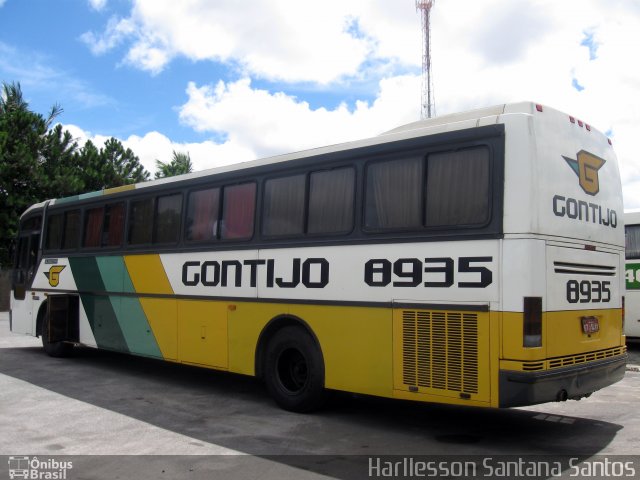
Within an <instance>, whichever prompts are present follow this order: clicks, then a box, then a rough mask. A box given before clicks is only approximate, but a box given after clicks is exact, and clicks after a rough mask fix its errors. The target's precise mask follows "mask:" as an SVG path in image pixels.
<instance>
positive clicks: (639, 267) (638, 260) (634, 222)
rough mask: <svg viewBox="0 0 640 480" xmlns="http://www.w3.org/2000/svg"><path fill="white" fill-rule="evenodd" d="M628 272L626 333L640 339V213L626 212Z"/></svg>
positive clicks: (626, 272)
mask: <svg viewBox="0 0 640 480" xmlns="http://www.w3.org/2000/svg"><path fill="white" fill-rule="evenodd" d="M624 223H625V227H624V228H625V233H626V235H625V239H626V258H627V262H626V270H625V279H626V287H627V292H626V294H625V323H624V332H625V334H626V336H627V337H629V338H640V212H625V214H624Z"/></svg>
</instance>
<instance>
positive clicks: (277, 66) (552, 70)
mask: <svg viewBox="0 0 640 480" xmlns="http://www.w3.org/2000/svg"><path fill="white" fill-rule="evenodd" d="M431 32H432V33H431V45H432V68H433V83H434V93H435V110H436V113H437V114H438V115H441V114H447V113H453V112H456V111H462V110H467V109H471V108H480V107H485V106H490V105H495V104H500V103H506V102H515V101H523V100H531V101H535V102H539V103H543V104H546V105H549V106H551V107H553V108H556V109H559V110H561V111H564V112H566V113H568V114H571V115H573V116H575V117H577V118H580V119H582V120H584V121H585V122H586V123H589V124H591V125H593V126H594V127H595V128H597V129H599V130H601V131H602V132H605V133H606V134H607V136H609V138H610V139H611V140H612V142H613V146H614V148H615V151H616V153H617V155H618V158H619V160H620V168H621V174H622V183H623V192H624V199H625V209H639V208H640V156H639V155H637V154H636V148H635V145H634V143H633V142H634V141H635V139H636V138H637V137H638V136H640V61H638V58H639V57H640V55H639V52H640V35H639V34H638V32H640V1H638V0H606V1H605V0H562V1H558V0H483V1H481V2H478V1H472V0H435V2H434V6H433V9H432V11H431ZM421 49H422V33H421V26H420V17H419V15H418V13H417V12H416V8H415V0H323V1H322V2H309V1H305V0H252V1H251V2H249V1H246V0H245V1H238V0H180V1H177V0H57V1H53V0H0V81H3V82H7V83H11V82H19V83H20V85H21V87H22V90H23V94H24V96H25V98H26V99H27V101H28V102H29V105H30V108H31V109H32V110H34V111H37V112H39V113H42V114H46V113H47V112H48V111H49V110H50V109H51V106H52V105H53V104H55V103H57V104H59V105H61V106H62V108H63V109H64V112H63V113H62V115H60V117H58V121H59V122H60V123H62V124H63V126H64V127H65V128H66V129H68V130H69V131H70V132H71V133H72V134H73V136H74V137H75V138H76V139H77V140H78V142H79V143H80V144H82V143H83V142H84V141H86V140H87V139H91V140H92V141H93V142H94V143H96V144H97V145H98V146H100V145H102V143H103V142H104V141H105V140H106V139H108V138H110V137H116V138H118V139H119V140H120V141H122V142H123V144H124V145H125V146H126V147H129V148H131V149H132V150H133V151H134V153H135V154H136V155H138V157H139V158H140V160H141V162H142V163H143V165H144V166H145V168H146V169H147V170H149V171H150V172H152V173H153V172H154V171H155V169H156V164H155V162H156V160H160V161H163V162H168V161H170V159H171V157H172V152H173V151H178V152H185V153H186V152H188V153H189V155H190V157H191V159H192V163H193V165H194V169H195V170H203V169H206V168H212V167H216V166H221V165H227V164H231V163H237V162H241V161H246V160H251V159H254V158H261V157H266V156H271V155H277V154H281V153H288V152H293V151H298V150H302V149H307V148H313V147H318V146H323V145H329V144H334V143H339V142H344V141H349V140H355V139H360V138H365V137H370V136H374V135H377V134H379V133H381V132H384V131H388V130H390V129H392V128H394V127H397V126H399V125H402V124H405V123H409V122H412V121H415V120H418V119H419V118H420V98H421V62H422V50H421Z"/></svg>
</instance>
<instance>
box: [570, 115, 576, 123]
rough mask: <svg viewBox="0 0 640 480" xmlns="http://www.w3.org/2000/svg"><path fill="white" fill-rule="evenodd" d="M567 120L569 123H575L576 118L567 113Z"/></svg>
mask: <svg viewBox="0 0 640 480" xmlns="http://www.w3.org/2000/svg"><path fill="white" fill-rule="evenodd" d="M569 121H570V122H571V123H576V119H575V118H573V117H572V116H571V115H569Z"/></svg>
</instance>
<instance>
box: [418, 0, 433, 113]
mask: <svg viewBox="0 0 640 480" xmlns="http://www.w3.org/2000/svg"><path fill="white" fill-rule="evenodd" d="M415 2H416V11H417V12H419V13H420V20H421V22H422V35H423V37H424V41H423V43H422V109H421V111H420V117H421V118H422V119H425V118H431V117H433V116H435V114H436V102H435V95H434V92H433V80H432V78H431V77H432V75H431V73H432V72H431V24H430V23H431V18H430V17H431V8H432V7H433V5H434V4H435V3H436V2H435V0H415Z"/></svg>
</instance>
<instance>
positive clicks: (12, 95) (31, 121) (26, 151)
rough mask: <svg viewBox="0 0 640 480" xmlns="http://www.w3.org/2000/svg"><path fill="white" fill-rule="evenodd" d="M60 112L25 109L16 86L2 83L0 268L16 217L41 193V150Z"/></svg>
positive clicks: (6, 259)
mask: <svg viewBox="0 0 640 480" xmlns="http://www.w3.org/2000/svg"><path fill="white" fill-rule="evenodd" d="M61 112H62V109H61V108H60V106H58V105H54V106H53V107H52V108H51V111H50V113H49V115H48V117H47V118H45V117H43V116H42V115H40V114H38V113H34V112H31V111H30V110H29V104H28V103H27V102H26V101H25V100H24V97H23V95H22V89H21V88H20V84H19V83H11V84H8V83H5V82H3V84H2V92H1V93H0V265H6V264H7V263H8V262H9V246H10V244H11V241H12V240H13V238H15V234H16V231H17V227H18V220H19V216H20V214H21V213H22V212H23V211H24V210H25V209H26V208H27V207H28V206H29V205H30V204H32V203H34V202H36V201H38V200H39V199H40V198H41V197H40V195H41V194H42V192H41V184H42V179H43V172H42V170H41V168H40V163H41V156H40V154H41V151H42V147H43V144H44V141H45V136H46V133H47V129H48V128H49V126H50V125H51V123H52V122H53V120H54V119H55V118H56V117H57V116H58V115H59V114H60V113H61Z"/></svg>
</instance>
